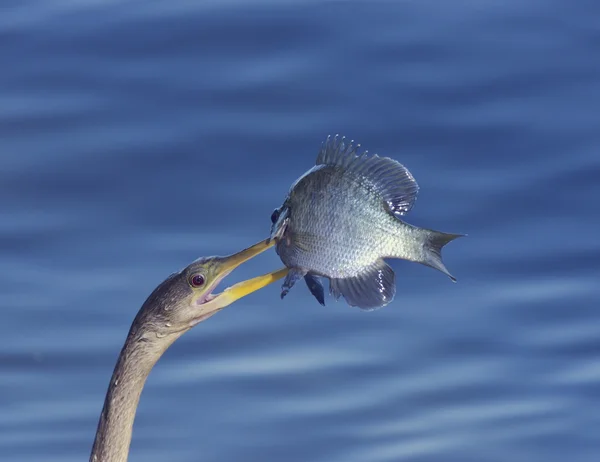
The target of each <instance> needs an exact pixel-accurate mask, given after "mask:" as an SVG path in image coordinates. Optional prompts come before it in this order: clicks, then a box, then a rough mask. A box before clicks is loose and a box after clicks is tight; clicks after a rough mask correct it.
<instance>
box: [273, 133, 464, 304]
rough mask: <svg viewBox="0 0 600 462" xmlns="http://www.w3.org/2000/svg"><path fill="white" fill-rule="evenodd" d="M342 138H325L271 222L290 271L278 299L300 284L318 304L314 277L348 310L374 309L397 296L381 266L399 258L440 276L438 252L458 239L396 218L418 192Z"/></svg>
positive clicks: (319, 290)
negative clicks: (324, 281)
mask: <svg viewBox="0 0 600 462" xmlns="http://www.w3.org/2000/svg"><path fill="white" fill-rule="evenodd" d="M358 149H359V145H355V144H353V143H346V141H345V139H344V138H340V137H337V136H336V137H333V138H332V137H328V138H327V140H326V142H325V143H324V144H323V147H322V149H321V151H320V153H319V155H318V157H317V162H316V165H315V166H314V167H313V168H312V169H310V170H309V171H307V172H306V173H305V174H304V175H302V176H301V177H300V178H299V179H298V180H296V182H295V183H294V184H293V185H292V187H291V188H290V191H289V193H288V195H287V197H286V199H285V201H284V203H283V205H282V206H281V207H279V208H278V209H276V210H275V211H274V213H273V215H272V228H271V237H272V238H273V239H275V240H276V241H277V245H276V250H277V253H278V255H279V257H280V258H281V260H282V262H283V263H284V264H285V265H286V266H287V267H288V268H290V272H289V274H288V277H287V278H286V280H285V282H284V284H283V287H282V297H283V296H285V295H286V294H287V292H288V291H289V290H290V289H291V287H292V286H293V285H294V284H295V282H296V281H297V280H298V279H301V278H304V279H305V281H306V283H307V285H308V287H309V289H310V290H311V292H312V293H313V295H314V296H315V297H316V298H317V300H319V302H320V303H322V304H324V295H323V287H322V284H321V282H320V279H319V278H320V277H325V278H327V279H329V283H330V292H331V293H332V294H333V295H334V296H335V297H336V298H339V297H340V296H343V297H344V298H345V300H346V301H347V302H348V304H350V305H352V306H357V307H359V308H362V309H374V308H379V307H381V306H384V305H387V304H388V303H390V302H391V301H392V300H393V298H394V295H395V292H396V286H395V275H394V272H393V270H392V269H391V268H390V267H389V266H388V265H387V264H386V263H385V261H384V258H401V259H405V260H409V261H414V262H418V263H422V264H425V265H427V266H430V267H433V268H435V269H437V270H439V271H442V272H443V273H445V274H446V275H448V276H449V277H450V278H451V279H452V280H455V279H454V277H453V276H452V275H451V274H450V273H449V272H448V270H447V269H446V267H445V266H444V264H443V263H442V260H441V248H442V247H443V246H444V245H445V244H447V243H448V242H450V241H451V240H454V239H456V238H457V237H460V236H462V235H460V234H448V233H442V232H439V231H434V230H429V229H424V228H418V227H415V226H412V225H410V224H408V223H405V222H404V221H402V220H401V219H400V217H401V216H402V215H404V214H406V213H408V211H410V210H411V209H412V207H413V206H414V202H415V200H416V196H417V193H418V190H419V187H418V185H417V182H416V181H415V179H414V177H413V176H412V174H411V173H410V172H409V171H408V170H407V169H406V168H405V167H404V166H403V165H402V164H400V163H399V162H397V161H395V160H393V159H390V158H387V157H379V156H377V155H372V156H370V155H368V154H367V153H366V152H364V153H362V154H358Z"/></svg>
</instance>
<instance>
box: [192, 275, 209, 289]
mask: <svg viewBox="0 0 600 462" xmlns="http://www.w3.org/2000/svg"><path fill="white" fill-rule="evenodd" d="M205 282H206V279H205V278H204V275H203V274H200V273H197V274H194V275H193V276H192V277H191V278H190V285H191V286H192V287H202V286H203V285H204V283H205Z"/></svg>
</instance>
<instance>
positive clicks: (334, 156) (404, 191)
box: [317, 135, 419, 215]
mask: <svg viewBox="0 0 600 462" xmlns="http://www.w3.org/2000/svg"><path fill="white" fill-rule="evenodd" d="M317 165H332V166H336V167H339V168H342V169H344V170H347V171H348V172H352V173H355V174H356V175H360V176H362V177H365V178H368V179H369V182H370V183H371V184H372V186H373V188H374V189H375V190H376V191H377V192H378V193H379V194H380V195H381V196H382V198H383V200H384V202H385V206H386V209H387V210H388V211H389V212H390V213H391V214H392V215H396V214H398V215H404V214H405V213H407V212H409V211H410V210H411V209H412V208H413V206H414V205H415V201H416V200H417V194H418V193H419V185H418V184H417V181H416V180H415V178H414V177H413V176H412V174H411V173H410V172H409V171H408V169H407V168H406V167H405V166H404V165H402V164H401V163H400V162H398V161H396V160H394V159H390V158H389V157H379V156H378V155H377V154H375V155H368V152H367V151H364V152H362V153H360V144H355V143H354V142H353V141H349V142H348V141H346V139H345V138H343V137H341V138H340V137H338V136H337V135H336V136H334V137H333V138H332V137H327V140H326V141H325V143H323V146H322V148H321V152H319V156H318V157H317Z"/></svg>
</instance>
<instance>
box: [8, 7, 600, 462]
mask: <svg viewBox="0 0 600 462" xmlns="http://www.w3.org/2000/svg"><path fill="white" fill-rule="evenodd" d="M599 17H600V4H598V2H593V1H574V2H571V1H566V0H563V1H559V0H545V1H541V0H533V1H529V2H523V1H516V0H508V1H507V0H503V1H499V0H498V1H467V0H457V1H452V2H449V1H445V0H423V1H419V2H417V1H400V0H398V1H362V2H351V1H308V0H305V1H300V0H285V1H253V2H242V1H237V2H236V1H233V0H228V1H222V2H217V1H197V2H195V1H185V0H174V1H168V2H166V1H162V0H161V1H158V0H156V1H148V0H145V1H133V0H128V1H127V0H121V1H116V0H115V1H105V2H100V1H91V0H89V1H78V2H73V1H66V0H62V1H61V0H44V1H41V0H40V1H10V2H6V1H5V2H3V6H2V8H1V14H0V68H1V71H0V255H1V257H0V265H1V267H0V269H1V274H2V276H1V277H0V310H1V313H2V322H1V323H0V339H1V342H2V343H1V345H0V371H1V373H0V459H2V460H6V461H11V462H16V461H39V460H44V461H57V462H58V461H61V462H66V461H73V462H74V461H81V460H86V459H87V457H88V454H89V450H90V447H91V444H92V441H93V437H94V432H95V430H96V423H97V418H98V415H99V412H100V409H101V406H102V402H103V399H104V393H105V391H106V387H107V385H108V381H109V377H110V374H111V372H112V367H113V364H114V361H115V359H116V357H117V354H118V352H119V349H120V346H121V343H122V341H123V340H124V338H125V334H126V332H127V329H128V327H129V324H130V322H131V320H132V319H133V317H134V315H135V312H136V310H137V309H138V307H139V306H140V305H141V303H142V302H143V301H144V299H145V298H146V296H147V295H148V294H149V293H150V291H151V290H152V289H153V288H154V287H155V286H156V284H158V283H159V282H160V281H161V280H162V279H163V278H164V277H166V276H167V275H168V274H169V273H170V272H172V271H174V270H177V269H179V268H181V267H183V266H185V265H187V264H188V263H189V262H191V261H192V260H194V259H195V258H197V257H198V256H200V255H210V254H228V253H232V252H234V251H237V250H239V249H241V248H242V247H245V246H247V245H250V244H252V243H254V242H256V241H258V240H260V239H262V238H264V237H266V235H267V234H268V231H269V226H270V221H269V217H270V214H271V211H272V209H273V208H274V207H275V206H277V205H279V203H280V202H281V200H282V198H283V196H284V195H285V193H286V191H287V189H288V187H289V185H290V184H291V182H292V181H293V180H294V179H295V178H296V177H298V176H299V175H300V174H302V173H303V172H304V171H305V170H307V169H308V168H310V167H311V166H312V164H313V162H314V159H315V157H316V154H317V151H318V149H319V146H320V143H321V142H322V140H323V139H324V138H325V136H326V135H327V134H329V133H342V134H345V135H346V136H348V137H351V138H354V139H356V140H357V141H359V142H361V143H362V144H363V146H364V147H366V148H368V149H369V150H370V151H371V152H377V153H379V154H382V155H386V156H391V157H394V158H395V159H397V160H399V161H401V162H402V163H404V164H405V165H406V166H407V167H408V168H409V169H410V170H411V171H412V173H413V174H414V175H415V177H416V178H417V181H418V182H419V184H420V186H421V193H420V195H419V199H418V201H417V205H416V208H415V209H414V210H413V212H411V214H410V215H409V216H408V221H409V222H410V223H413V224H416V225H421V226H427V227H431V228H435V229H440V230H443V231H447V232H458V233H468V234H469V237H468V238H466V239H462V240H460V241H457V242H454V243H452V244H451V245H449V246H448V248H447V250H446V251H445V261H446V263H447V266H448V268H449V269H450V271H451V272H452V273H453V274H454V275H456V276H457V277H458V280H459V282H458V284H452V283H451V282H450V281H449V280H448V279H447V278H446V277H444V276H443V275H442V274H440V273H438V272H436V271H433V270H431V269H429V268H425V267H422V266H420V265H416V264H411V263H407V262H393V266H394V268H395V269H396V271H397V280H398V295H397V297H396V300H395V301H394V303H393V304H392V305H390V306H388V307H386V308H384V309H382V310H379V311H377V312H373V313H363V312H360V311H358V310H355V309H352V308H349V307H347V306H345V305H344V304H343V303H337V304H335V303H333V302H331V301H330V302H329V304H328V306H326V307H321V306H320V305H318V304H317V303H316V302H315V301H314V300H313V299H312V298H311V296H310V294H309V293H308V291H307V290H306V288H304V287H302V285H301V286H299V287H298V288H296V289H295V290H294V291H292V292H291V293H290V294H289V296H288V297H287V298H286V299H285V301H283V302H282V301H281V300H280V299H279V287H278V286H279V285H277V286H273V287H269V288H267V289H265V290H263V291H261V292H260V293H256V294H254V295H252V296H250V297H248V298H246V299H244V300H243V301H241V302H240V303H237V304H236V305H235V306H232V307H231V308H229V309H227V310H225V311H224V312H223V313H220V314H219V315H218V316H216V317H214V318H212V319H210V320H209V321H207V322H206V323H203V324H202V325H200V326H198V327H197V328H196V329H194V330H193V331H192V332H190V333H189V334H188V335H186V336H185V337H184V338H182V339H181V340H180V341H179V342H177V343H176V344H175V345H174V346H173V347H172V349H171V350H169V351H168V352H167V354H166V356H165V357H164V358H163V360H161V361H160V363H159V364H158V366H157V367H156V369H155V370H154V371H153V373H152V374H151V376H150V378H149V381H148V383H147V387H146V389H145V391H144V394H143V395H142V400H141V403H140V408H139V413H138V417H137V420H136V425H135V429H134V438H133V443H132V457H131V460H132V461H148V462H152V461H162V460H169V461H196V460H203V461H222V460H245V461H264V460H273V461H275V460H285V461H287V462H301V461H302V462H305V461H315V462H316V461H323V462H331V461H340V462H341V461H343V462H364V461H369V462H384V461H388V462H397V461H400V460H406V461H448V462H454V461H456V462H484V461H498V462H505V461H511V462H521V461H522V462H531V461H544V462H549V461H552V462H554V461H556V462H563V461H564V460H570V461H577V462H586V461H595V460H597V458H598V454H599V453H600V438H599V435H600V417H599V413H598V409H599V406H600V306H599V300H600V283H599V281H600V264H599V263H600V233H599V231H600V226H599V219H600V215H599V211H600V209H599V206H598V200H599V198H600V154H599V148H600V130H599V126H600V112H599V108H600V29H599V28H598V18H599ZM278 265H279V261H278V259H277V256H276V255H275V254H274V252H270V253H269V254H268V255H264V256H261V257H260V258H258V259H256V260H254V261H252V263H250V264H248V265H245V266H244V267H243V268H241V269H240V270H239V271H238V272H236V274H235V276H233V277H232V278H231V280H230V281H232V280H237V279H238V278H239V279H241V278H244V277H250V276H254V275H256V274H259V273H262V272H265V271H269V270H272V269H275V268H276V267H278Z"/></svg>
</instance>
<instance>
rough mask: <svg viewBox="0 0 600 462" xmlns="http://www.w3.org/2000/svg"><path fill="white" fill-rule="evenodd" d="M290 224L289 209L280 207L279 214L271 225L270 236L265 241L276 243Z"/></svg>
mask: <svg viewBox="0 0 600 462" xmlns="http://www.w3.org/2000/svg"><path fill="white" fill-rule="evenodd" d="M289 222H290V209H289V207H285V206H282V207H281V208H280V209H279V213H278V214H277V219H276V220H275V222H274V223H273V224H272V225H271V236H270V237H269V239H267V241H269V242H271V241H275V242H278V241H279V240H280V239H281V238H282V237H283V235H284V234H285V231H286V229H287V226H288V224H289Z"/></svg>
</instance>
